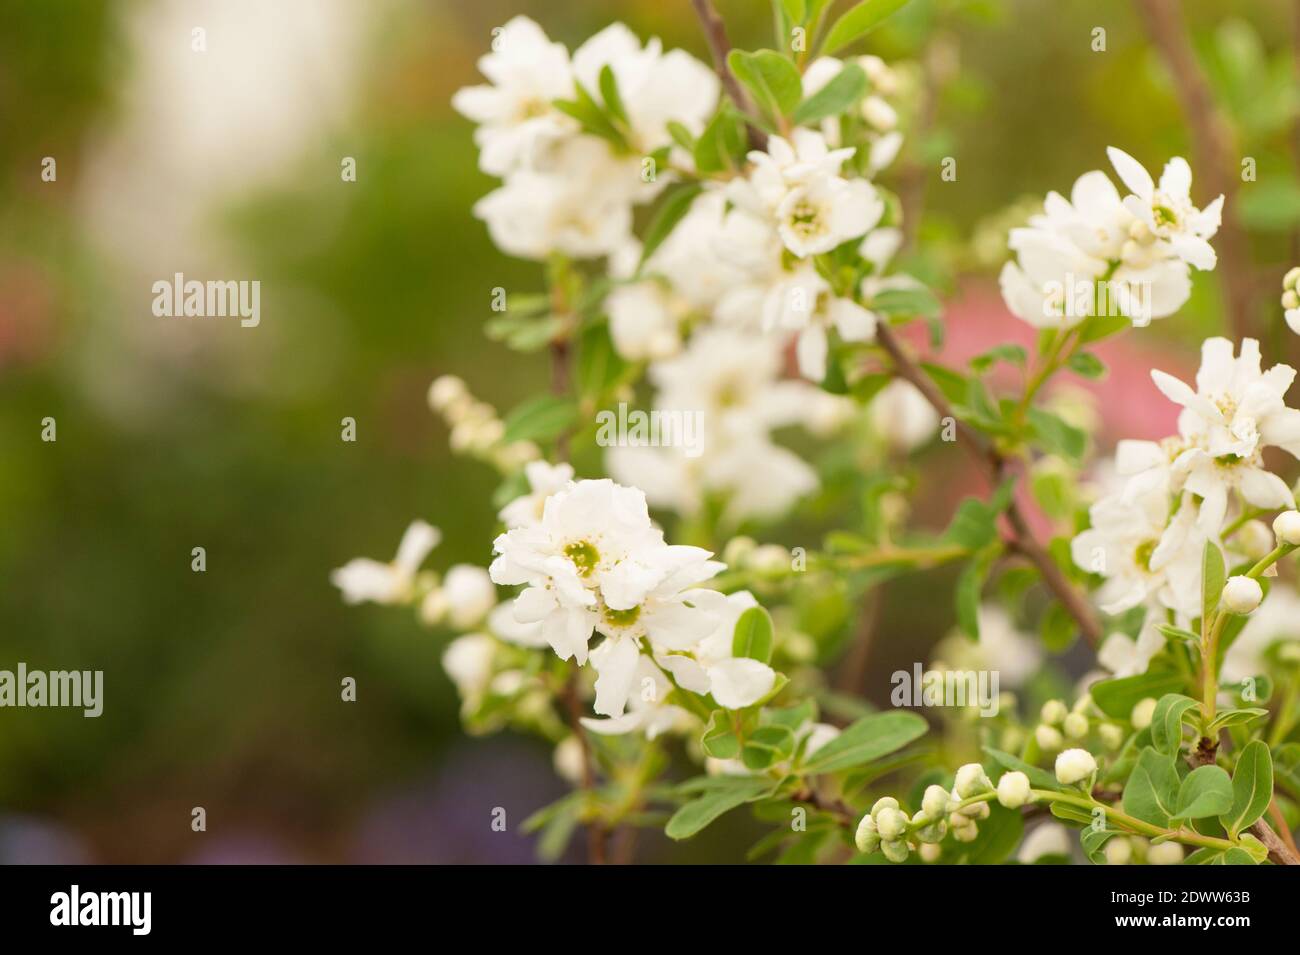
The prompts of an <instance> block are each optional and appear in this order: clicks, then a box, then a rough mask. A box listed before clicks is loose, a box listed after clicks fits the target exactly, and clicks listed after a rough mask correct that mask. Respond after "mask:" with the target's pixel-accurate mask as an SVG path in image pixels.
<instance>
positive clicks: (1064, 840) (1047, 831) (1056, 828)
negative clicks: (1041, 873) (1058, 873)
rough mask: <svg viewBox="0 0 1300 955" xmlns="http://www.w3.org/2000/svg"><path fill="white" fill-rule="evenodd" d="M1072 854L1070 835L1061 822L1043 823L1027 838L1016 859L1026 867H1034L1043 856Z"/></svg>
mask: <svg viewBox="0 0 1300 955" xmlns="http://www.w3.org/2000/svg"><path fill="white" fill-rule="evenodd" d="M1069 854H1070V833H1069V831H1068V830H1066V828H1065V826H1063V825H1061V824H1060V823H1059V822H1042V823H1039V824H1038V825H1037V826H1036V827H1034V829H1033V830H1032V831H1031V832H1030V833H1029V835H1027V836H1026V837H1025V841H1024V842H1022V843H1021V844H1020V851H1019V852H1017V853H1016V858H1017V859H1018V860H1019V861H1020V862H1021V863H1023V864H1025V865H1032V864H1033V863H1035V862H1037V861H1038V860H1039V859H1041V858H1042V857H1043V856H1068V855H1069Z"/></svg>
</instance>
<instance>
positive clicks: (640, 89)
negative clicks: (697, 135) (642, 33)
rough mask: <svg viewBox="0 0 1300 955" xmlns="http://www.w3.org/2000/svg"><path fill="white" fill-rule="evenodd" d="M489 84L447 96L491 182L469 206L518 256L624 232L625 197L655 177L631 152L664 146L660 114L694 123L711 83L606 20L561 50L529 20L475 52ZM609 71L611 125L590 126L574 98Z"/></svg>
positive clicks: (702, 116)
mask: <svg viewBox="0 0 1300 955" xmlns="http://www.w3.org/2000/svg"><path fill="white" fill-rule="evenodd" d="M478 65H479V70H480V71H481V72H482V73H483V75H484V76H485V77H486V78H487V79H488V80H489V82H490V85H484V86H472V87H467V88H465V89H462V90H460V91H458V92H457V93H456V95H455V96H454V97H453V98H452V105H453V106H455V108H456V109H457V110H458V111H459V112H460V113H462V114H463V115H464V116H466V117H468V118H469V119H471V120H473V121H474V122H475V123H477V124H478V129H477V130H476V132H475V141H476V142H477V143H478V146H479V164H480V166H481V167H482V169H483V171H484V172H486V173H489V174H491V175H494V176H500V177H502V178H503V180H504V183H503V185H502V186H501V188H499V189H497V190H496V191H494V192H492V193H490V194H489V195H487V196H485V197H484V198H483V199H481V200H480V201H479V203H478V204H477V205H476V206H475V207H474V211H475V214H476V215H477V216H479V218H481V219H483V221H484V222H486V223H487V226H488V230H489V231H490V232H491V234H492V240H493V241H494V242H495V243H496V244H497V246H498V247H500V248H501V249H502V250H503V251H505V252H508V253H509V254H511V255H516V256H519V257H521V258H527V259H538V260H541V259H545V258H546V257H547V256H549V255H551V254H554V253H557V252H558V253H563V254H565V255H568V256H572V257H574V258H594V257H600V256H605V255H609V254H611V253H613V252H614V251H616V250H617V249H619V248H620V246H622V245H623V244H624V243H626V242H627V241H628V239H629V238H630V236H631V230H632V210H633V206H635V205H638V204H641V203H645V202H648V201H650V200H652V199H653V198H654V197H655V196H656V195H657V194H658V193H659V191H660V190H661V189H662V188H663V185H664V184H665V182H666V179H664V178H660V177H654V178H649V177H647V176H645V175H643V171H642V170H643V165H642V159H643V157H646V156H649V155H650V154H652V153H654V152H656V151H657V150H660V149H662V148H665V147H669V146H671V145H672V139H671V137H670V135H669V131H668V124H669V121H670V120H671V121H673V122H676V123H680V124H682V125H683V126H684V127H685V128H687V129H690V130H692V131H693V132H699V131H700V129H701V128H702V127H703V125H704V121H705V120H706V119H707V118H708V116H709V115H710V114H711V113H712V112H713V108H714V105H715V103H716V102H717V98H718V80H717V77H716V76H715V75H714V74H713V71H712V70H710V69H709V68H708V67H706V66H705V65H704V64H703V63H700V62H699V61H698V60H696V59H695V58H694V57H692V56H690V55H689V54H687V53H684V52H682V51H681V50H669V51H667V52H665V51H664V49H663V47H662V44H661V43H660V42H659V41H658V40H657V39H655V40H651V41H650V42H649V43H647V44H645V45H642V43H641V41H640V40H639V39H637V37H636V36H635V35H633V33H632V32H631V31H630V30H628V28H627V27H625V26H623V25H622V24H619V23H616V24H614V25H612V26H610V27H607V28H606V29H604V30H602V31H601V32H600V33H597V34H596V35H595V36H593V37H592V38H591V39H589V40H588V41H587V42H586V43H584V44H582V46H580V47H579V48H578V49H577V50H575V51H574V52H573V55H572V56H570V55H569V52H568V51H567V50H566V49H565V48H564V46H563V44H560V43H556V42H553V41H551V40H550V39H549V38H548V37H547V36H546V34H545V33H544V32H543V31H542V29H541V27H539V26H538V25H537V24H536V23H534V22H533V21H532V20H530V19H528V18H527V17H515V18H514V19H513V20H511V21H510V22H509V23H507V24H506V25H505V26H503V27H501V28H500V29H499V30H498V31H496V35H495V37H494V39H493V44H492V52H490V53H488V54H486V55H485V56H483V57H482V58H481V59H480V60H479V64H478ZM606 75H608V76H612V78H613V82H614V83H615V84H616V88H617V90H618V98H619V102H620V107H621V113H622V122H621V124H620V125H621V128H619V129H612V128H611V129H609V130H604V132H606V133H607V134H608V135H606V136H604V137H602V136H600V135H596V134H595V133H594V132H592V131H591V130H590V129H588V128H586V127H584V125H583V123H582V121H581V116H582V115H583V112H582V109H581V107H582V106H583V105H584V104H587V103H591V102H592V97H593V95H595V94H596V93H597V91H601V90H607V89H608V88H609V82H608V81H606V80H605V79H604V76H606Z"/></svg>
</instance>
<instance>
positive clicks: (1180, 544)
mask: <svg viewBox="0 0 1300 955" xmlns="http://www.w3.org/2000/svg"><path fill="white" fill-rule="evenodd" d="M1088 513H1089V516H1090V518H1091V520H1092V527H1090V528H1088V529H1087V530H1085V531H1082V532H1080V533H1079V534H1077V535H1075V537H1074V539H1073V540H1072V541H1071V542H1070V554H1071V556H1072V557H1073V559H1074V562H1075V564H1077V565H1078V566H1079V567H1080V568H1082V569H1083V570H1086V571H1089V572H1090V573H1094V574H1100V575H1101V576H1102V577H1104V578H1106V582H1105V583H1104V584H1103V585H1102V586H1101V589H1100V590H1098V592H1097V597H1098V601H1099V603H1100V606H1101V608H1102V610H1104V611H1105V612H1106V613H1111V614H1115V613H1122V612H1123V611H1125V610H1129V609H1131V608H1133V607H1136V606H1138V605H1139V604H1142V603H1144V602H1145V603H1150V602H1153V601H1154V602H1157V603H1158V604H1159V605H1160V606H1163V607H1167V608H1169V609H1171V610H1174V611H1176V612H1178V613H1182V614H1184V615H1186V616H1188V617H1193V616H1196V615H1198V613H1199V610H1198V609H1197V608H1198V607H1199V602H1200V579H1201V578H1200V573H1201V570H1200V561H1201V554H1202V550H1203V547H1204V541H1205V537H1206V535H1205V533H1204V532H1203V531H1201V530H1199V529H1198V526H1197V521H1196V514H1195V511H1194V509H1193V507H1192V504H1191V502H1190V501H1184V503H1183V506H1182V507H1180V508H1179V510H1178V512H1177V513H1176V514H1175V515H1174V517H1173V519H1172V521H1171V520H1170V518H1169V497H1168V495H1167V494H1166V493H1164V492H1163V491H1160V490H1156V491H1152V492H1149V493H1146V494H1144V495H1142V496H1141V497H1140V498H1138V499H1136V500H1131V501H1129V500H1125V497H1124V495H1123V494H1111V495H1107V496H1105V497H1103V498H1101V499H1100V500H1098V501H1097V502H1096V503H1095V504H1093V505H1092V507H1091V508H1089V510H1088Z"/></svg>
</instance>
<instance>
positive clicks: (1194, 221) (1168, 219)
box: [1106, 146, 1223, 269]
mask: <svg viewBox="0 0 1300 955" xmlns="http://www.w3.org/2000/svg"><path fill="white" fill-rule="evenodd" d="M1106 155H1108V156H1109V157H1110V161H1111V164H1112V165H1113V166H1114V167H1115V171H1116V172H1117V173H1119V177H1120V179H1122V180H1123V182H1124V185H1126V186H1128V187H1129V189H1130V190H1132V192H1133V195H1131V196H1127V197H1125V199H1124V207H1125V208H1126V209H1128V210H1129V212H1131V213H1132V214H1133V216H1134V217H1135V218H1136V219H1138V220H1139V221H1140V222H1141V223H1142V224H1143V225H1144V226H1145V227H1146V229H1147V230H1148V231H1149V232H1150V233H1151V234H1152V235H1154V236H1156V237H1157V238H1158V239H1159V240H1160V241H1161V242H1164V243H1167V244H1168V246H1169V249H1170V250H1171V251H1172V253H1173V254H1174V255H1176V256H1177V257H1178V258H1180V259H1182V260H1183V261H1184V262H1187V263H1188V264H1189V265H1192V266H1195V267H1196V268H1198V269H1212V268H1214V264H1215V255H1214V249H1213V247H1211V245H1210V243H1209V241H1208V240H1209V239H1210V238H1211V237H1212V236H1213V235H1214V234H1215V233H1216V232H1217V231H1218V230H1219V222H1220V219H1221V217H1222V212H1223V196H1219V197H1218V198H1217V199H1215V200H1214V201H1213V202H1211V203H1210V204H1209V205H1208V206H1206V207H1205V208H1204V209H1203V210H1202V209H1197V208H1196V206H1195V205H1193V204H1192V199H1191V189H1192V170H1191V168H1190V167H1189V166H1188V165H1187V160H1185V159H1182V158H1181V157H1177V156H1175V157H1174V158H1173V159H1171V160H1169V162H1168V163H1166V164H1165V169H1164V172H1163V173H1161V175H1160V184H1159V187H1157V186H1156V184H1155V183H1154V182H1153V181H1152V180H1151V175H1150V174H1149V173H1148V172H1147V171H1146V170H1145V169H1143V168H1142V165H1141V164H1140V163H1139V162H1138V161H1137V160H1136V159H1134V158H1133V157H1132V156H1130V155H1129V154H1128V153H1126V152H1123V151H1122V150H1119V149H1116V148H1115V147H1114V146H1111V147H1109V148H1107V150H1106Z"/></svg>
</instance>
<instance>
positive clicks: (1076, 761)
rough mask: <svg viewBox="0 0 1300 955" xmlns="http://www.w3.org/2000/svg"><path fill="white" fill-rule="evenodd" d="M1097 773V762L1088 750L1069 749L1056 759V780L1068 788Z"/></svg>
mask: <svg viewBox="0 0 1300 955" xmlns="http://www.w3.org/2000/svg"><path fill="white" fill-rule="evenodd" d="M1096 771H1097V760H1096V759H1094V758H1093V755H1092V754H1091V753H1090V752H1088V751H1087V750H1086V749H1067V750H1066V751H1065V752H1063V753H1061V754H1060V755H1059V756H1057V757H1056V778H1057V780H1058V781H1059V782H1060V783H1062V784H1063V785H1066V786H1072V785H1073V784H1075V783H1078V782H1082V781H1083V780H1085V779H1087V778H1088V777H1089V776H1091V775H1092V774H1093V773H1095V772H1096Z"/></svg>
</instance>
